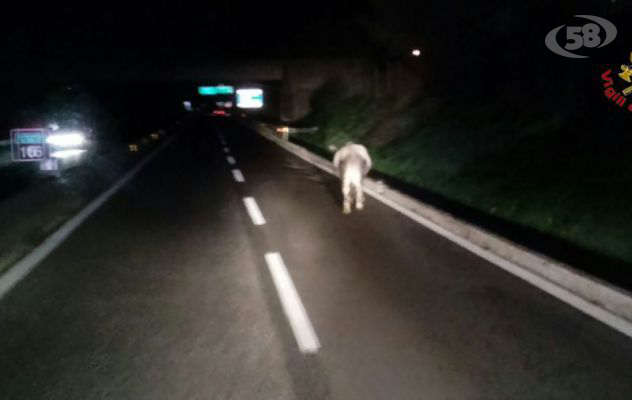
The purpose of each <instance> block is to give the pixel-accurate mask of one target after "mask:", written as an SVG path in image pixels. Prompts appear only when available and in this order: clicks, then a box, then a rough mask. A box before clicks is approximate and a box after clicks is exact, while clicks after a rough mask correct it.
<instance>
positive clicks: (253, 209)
mask: <svg viewBox="0 0 632 400" xmlns="http://www.w3.org/2000/svg"><path fill="white" fill-rule="evenodd" d="M244 205H245V206H246V210H248V215H250V219H252V223H253V224H255V225H263V224H265V223H266V220H265V218H263V214H262V213H261V210H260V209H259V206H258V205H257V202H256V201H255V199H254V197H244Z"/></svg>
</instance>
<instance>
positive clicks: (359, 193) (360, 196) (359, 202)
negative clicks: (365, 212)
mask: <svg viewBox="0 0 632 400" xmlns="http://www.w3.org/2000/svg"><path fill="white" fill-rule="evenodd" d="M355 206H356V209H357V210H362V209H363V208H364V191H363V190H362V184H361V183H360V184H358V185H357V186H356V187H355Z"/></svg>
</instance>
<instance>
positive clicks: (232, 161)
mask: <svg viewBox="0 0 632 400" xmlns="http://www.w3.org/2000/svg"><path fill="white" fill-rule="evenodd" d="M226 162H228V163H229V164H230V165H235V163H236V161H235V157H231V156H228V157H226Z"/></svg>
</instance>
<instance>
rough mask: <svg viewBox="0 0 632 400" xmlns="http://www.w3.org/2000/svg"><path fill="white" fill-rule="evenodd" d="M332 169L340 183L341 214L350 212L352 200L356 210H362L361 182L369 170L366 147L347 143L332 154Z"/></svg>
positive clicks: (369, 160) (368, 157)
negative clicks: (334, 169) (334, 170)
mask: <svg viewBox="0 0 632 400" xmlns="http://www.w3.org/2000/svg"><path fill="white" fill-rule="evenodd" d="M334 167H335V168H336V171H337V172H338V176H339V177H340V181H341V183H342V198H343V201H342V212H343V213H345V214H349V213H350V212H351V203H352V201H353V200H355V206H356V209H358V210H361V209H363V208H364V192H363V190H362V180H363V179H364V177H365V176H366V174H368V173H369V170H370V169H371V157H370V156H369V152H368V151H367V149H366V147H364V146H362V145H361V144H355V143H351V142H348V143H347V144H346V145H344V146H343V147H341V148H340V149H339V150H338V151H336V154H334Z"/></svg>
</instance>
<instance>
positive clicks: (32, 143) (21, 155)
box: [11, 129, 48, 161]
mask: <svg viewBox="0 0 632 400" xmlns="http://www.w3.org/2000/svg"><path fill="white" fill-rule="evenodd" d="M47 137H48V129H13V130H12V131H11V155H12V157H13V161H42V160H45V159H47V158H48V143H46V138H47Z"/></svg>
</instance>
